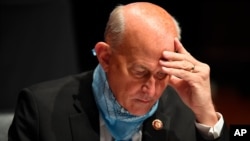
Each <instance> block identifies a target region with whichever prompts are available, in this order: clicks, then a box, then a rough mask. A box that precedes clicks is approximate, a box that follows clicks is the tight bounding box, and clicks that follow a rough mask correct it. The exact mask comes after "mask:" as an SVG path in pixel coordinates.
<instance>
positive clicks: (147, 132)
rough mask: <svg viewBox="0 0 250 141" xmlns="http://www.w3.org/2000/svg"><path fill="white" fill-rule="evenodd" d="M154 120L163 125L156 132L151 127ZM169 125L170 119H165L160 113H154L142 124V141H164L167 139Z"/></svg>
mask: <svg viewBox="0 0 250 141" xmlns="http://www.w3.org/2000/svg"><path fill="white" fill-rule="evenodd" d="M154 120H160V121H161V122H162V123H163V128H162V129H160V130H156V129H155V128H154V126H153V125H152V123H153V121H154ZM169 125H170V117H167V116H166V115H165V114H162V113H159V112H157V113H155V114H154V115H153V116H151V117H150V118H148V119H147V120H146V121H145V122H144V123H143V130H142V134H143V137H142V140H143V141H152V140H156V141H166V140H167V139H168V131H169V130H168V129H169Z"/></svg>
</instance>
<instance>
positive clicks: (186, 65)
mask: <svg viewBox="0 0 250 141" xmlns="http://www.w3.org/2000/svg"><path fill="white" fill-rule="evenodd" d="M159 63H160V65H161V66H164V67H167V68H176V69H183V70H186V71H191V70H192V71H194V69H195V65H194V64H192V63H190V62H189V61H186V60H183V61H163V60H160V62H159Z"/></svg>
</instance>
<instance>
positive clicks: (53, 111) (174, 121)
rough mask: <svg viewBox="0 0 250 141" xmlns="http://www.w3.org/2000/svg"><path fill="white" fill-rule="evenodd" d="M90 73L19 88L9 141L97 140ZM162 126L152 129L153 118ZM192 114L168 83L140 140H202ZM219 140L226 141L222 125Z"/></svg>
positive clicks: (146, 122)
mask: <svg viewBox="0 0 250 141" xmlns="http://www.w3.org/2000/svg"><path fill="white" fill-rule="evenodd" d="M92 74H93V72H92V71H91V72H85V73H82V74H79V75H74V76H68V77H65V78H62V79H58V80H53V81H49V82H44V83H41V84H38V85H34V86H31V87H29V88H26V89H24V90H23V91H21V93H20V94H19V97H18V102H17V106H16V111H15V116H14V119H13V123H12V125H11V127H10V129H9V140H10V141H19V140H21V141H98V140H100V136H99V135H100V133H99V126H100V125H99V112H98V109H97V106H96V103H95V100H94V97H93V93H92V87H91V84H92ZM154 119H160V120H161V121H162V122H163V124H164V127H163V129H162V130H154V128H153V127H152V121H153V120H154ZM194 121H195V117H194V115H193V113H192V111H191V110H190V109H189V108H187V107H186V106H185V105H184V104H183V103H182V101H181V100H180V98H179V97H178V95H177V94H176V93H175V91H174V90H173V89H172V88H170V87H168V88H167V89H166V91H165V92H164V94H163V95H162V97H161V98H160V102H159V107H158V109H157V111H156V113H155V114H154V115H153V116H152V117H150V118H148V119H147V120H146V121H145V122H144V123H143V129H142V133H143V141H202V140H203V139H202V138H201V136H200V134H199V132H198V131H197V130H196V127H195V125H194ZM218 140H220V141H225V140H228V138H227V130H226V128H224V129H223V132H222V136H221V138H219V139H218Z"/></svg>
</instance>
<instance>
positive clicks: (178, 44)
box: [174, 38, 198, 64]
mask: <svg viewBox="0 0 250 141" xmlns="http://www.w3.org/2000/svg"><path fill="white" fill-rule="evenodd" d="M174 46H175V51H176V52H177V53H180V54H185V55H186V56H187V57H186V59H188V61H190V62H191V63H193V64H196V63H197V62H198V61H197V60H196V59H195V58H194V57H193V56H192V55H191V54H190V53H189V52H188V51H187V50H186V49H185V48H184V46H183V45H182V43H181V42H180V40H179V39H178V38H175V39H174Z"/></svg>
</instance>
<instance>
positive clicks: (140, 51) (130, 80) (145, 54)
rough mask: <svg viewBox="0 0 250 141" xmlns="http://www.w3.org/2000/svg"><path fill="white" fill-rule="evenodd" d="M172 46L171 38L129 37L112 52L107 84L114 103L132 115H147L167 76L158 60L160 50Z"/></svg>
mask: <svg viewBox="0 0 250 141" xmlns="http://www.w3.org/2000/svg"><path fill="white" fill-rule="evenodd" d="M173 46H174V41H173V38H164V39H159V38H156V39H154V38H153V39H152V38H150V39H141V38H137V39H136V38H128V39H125V40H124V44H122V45H121V46H120V47H119V48H115V49H112V54H111V56H110V61H109V69H108V71H107V78H108V82H109V85H110V88H111V90H112V92H113V93H114V96H115V98H116V99H117V101H118V102H119V103H120V104H121V105H122V106H123V107H124V108H125V109H126V110H128V111H129V112H130V113H131V114H134V115H144V114H146V113H147V112H148V111H149V110H150V109H151V107H152V106H153V105H154V104H155V103H156V101H157V100H158V99H159V98H160V96H161V95H162V93H163V91H164V89H165V88H166V86H167V84H168V81H169V77H170V76H169V75H168V74H165V73H163V71H162V70H161V66H160V65H159V60H160V59H162V51H164V50H171V49H172V50H173V48H174V47H173Z"/></svg>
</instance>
